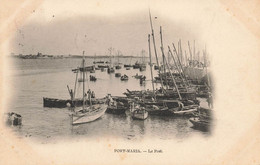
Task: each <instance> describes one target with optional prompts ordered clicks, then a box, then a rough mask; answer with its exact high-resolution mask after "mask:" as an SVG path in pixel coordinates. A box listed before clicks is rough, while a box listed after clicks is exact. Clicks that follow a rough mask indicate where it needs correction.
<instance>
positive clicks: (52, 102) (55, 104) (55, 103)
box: [43, 97, 105, 108]
mask: <svg viewBox="0 0 260 165" xmlns="http://www.w3.org/2000/svg"><path fill="white" fill-rule="evenodd" d="M104 102H105V100H104V99H92V104H101V103H104ZM87 103H88V104H89V101H88V100H87ZM68 104H69V105H70V106H72V107H73V106H74V105H76V106H82V105H83V100H82V99H75V100H73V104H72V101H71V100H70V99H55V98H47V97H44V98H43V107H49V108H66V107H68Z"/></svg>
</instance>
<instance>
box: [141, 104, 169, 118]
mask: <svg viewBox="0 0 260 165" xmlns="http://www.w3.org/2000/svg"><path fill="white" fill-rule="evenodd" d="M145 110H146V111H147V112H148V113H149V115H156V116H173V113H172V112H171V111H170V110H169V108H168V107H166V106H158V105H145Z"/></svg>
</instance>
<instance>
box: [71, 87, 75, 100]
mask: <svg viewBox="0 0 260 165" xmlns="http://www.w3.org/2000/svg"><path fill="white" fill-rule="evenodd" d="M70 97H71V100H73V98H74V97H73V91H72V89H71V90H70Z"/></svg>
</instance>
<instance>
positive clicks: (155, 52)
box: [149, 9, 164, 91]
mask: <svg viewBox="0 0 260 165" xmlns="http://www.w3.org/2000/svg"><path fill="white" fill-rule="evenodd" d="M149 16H150V24H151V30H152V37H153V46H154V54H155V57H156V63H157V66H158V67H159V77H160V81H161V86H162V89H163V91H164V88H163V81H162V77H161V72H160V64H159V61H158V57H157V51H156V45H155V39H154V31H153V24H152V17H151V12H150V9H149Z"/></svg>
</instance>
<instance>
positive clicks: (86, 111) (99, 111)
mask: <svg viewBox="0 0 260 165" xmlns="http://www.w3.org/2000/svg"><path fill="white" fill-rule="evenodd" d="M82 66H83V68H84V66H85V58H84V51H83V60H82ZM81 73H82V75H83V105H82V107H80V109H79V110H78V108H79V107H74V108H73V109H72V114H71V124H72V125H75V124H83V123H88V122H92V121H95V120H96V119H98V118H100V117H101V116H103V115H104V113H105V111H106V109H107V105H106V104H105V103H104V104H95V105H92V102H91V93H92V92H91V91H90V89H89V90H88V92H87V94H86V93H85V81H84V80H85V74H87V72H86V71H85V70H82V71H81ZM76 77H77V76H76ZM76 79H77V78H76ZM76 82H77V81H76ZM86 96H88V98H89V101H90V104H89V105H86V101H85V100H86Z"/></svg>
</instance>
